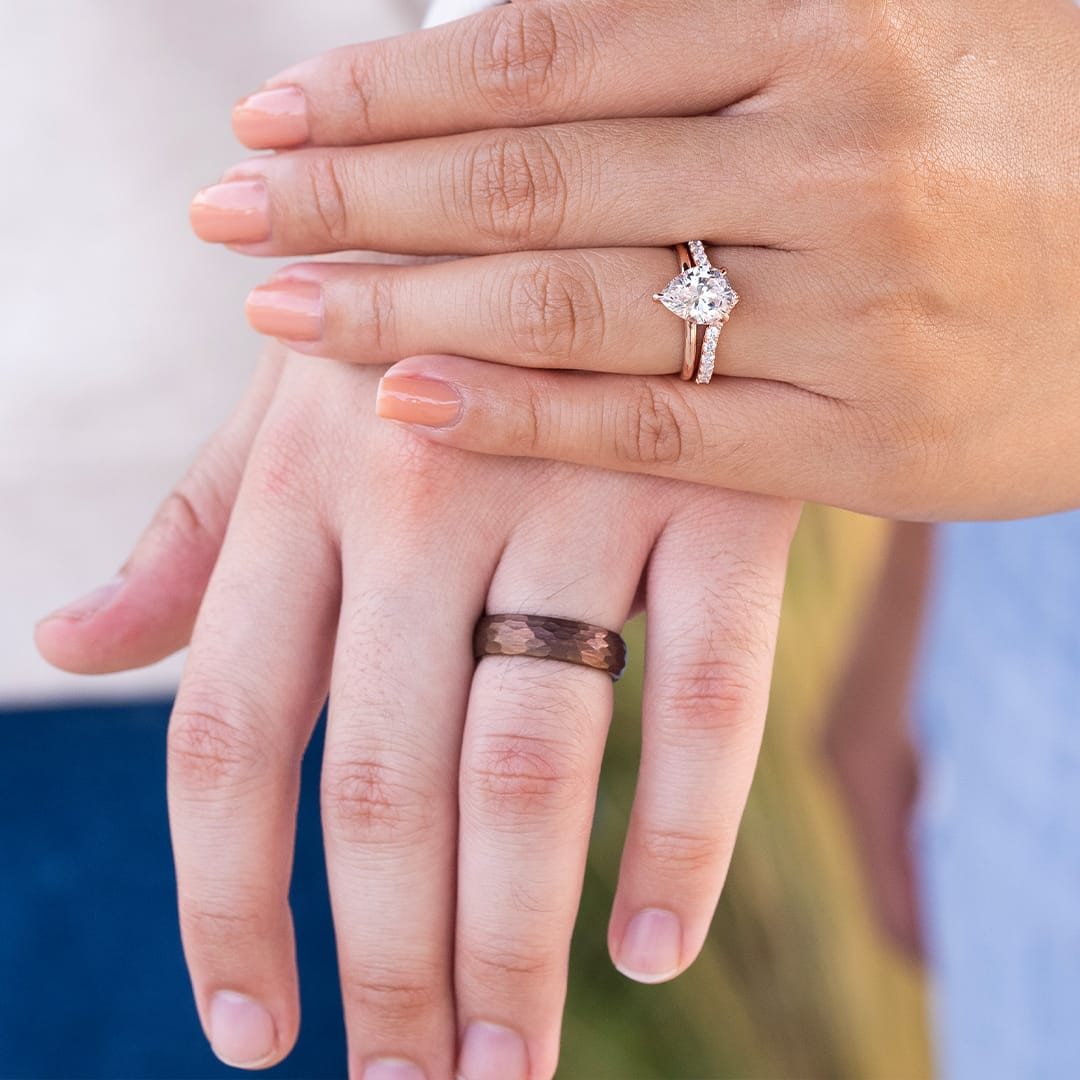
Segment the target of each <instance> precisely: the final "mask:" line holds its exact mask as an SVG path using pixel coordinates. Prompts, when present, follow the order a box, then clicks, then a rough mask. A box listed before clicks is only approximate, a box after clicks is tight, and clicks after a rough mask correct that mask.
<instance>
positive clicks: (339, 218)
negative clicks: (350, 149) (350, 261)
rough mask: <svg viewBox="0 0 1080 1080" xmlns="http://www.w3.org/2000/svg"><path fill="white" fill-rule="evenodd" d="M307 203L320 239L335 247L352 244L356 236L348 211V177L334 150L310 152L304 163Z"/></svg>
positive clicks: (341, 247) (340, 247)
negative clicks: (330, 151)
mask: <svg viewBox="0 0 1080 1080" xmlns="http://www.w3.org/2000/svg"><path fill="white" fill-rule="evenodd" d="M307 169H308V193H309V195H310V199H309V205H310V207H311V210H312V211H313V212H314V215H315V218H316V221H317V223H318V226H319V231H320V232H321V234H322V235H321V236H320V237H319V238H318V240H319V242H320V243H321V242H322V240H323V238H325V239H326V240H328V241H329V242H330V245H331V246H332V247H333V248H335V249H337V250H344V249H345V248H348V247H350V246H352V243H353V241H354V239H355V237H354V235H353V231H352V215H351V213H350V209H349V208H350V200H349V186H350V180H349V177H348V176H347V174H346V172H345V167H344V165H343V163H342V159H341V158H340V157H339V156H338V155H337V154H334V153H328V152H319V153H316V154H313V155H312V156H311V157H310V160H309V161H308V162H307Z"/></svg>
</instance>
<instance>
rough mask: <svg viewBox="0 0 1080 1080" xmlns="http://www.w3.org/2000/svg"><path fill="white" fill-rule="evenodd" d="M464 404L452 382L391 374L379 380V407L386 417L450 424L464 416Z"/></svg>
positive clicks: (445, 425)
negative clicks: (462, 414) (462, 411)
mask: <svg viewBox="0 0 1080 1080" xmlns="http://www.w3.org/2000/svg"><path fill="white" fill-rule="evenodd" d="M461 406H462V401H461V395H460V394H459V393H458V392H457V390H455V389H454V387H452V386H451V385H450V384H449V383H444V382H439V381H438V380H437V379H421V378H412V377H411V376H410V377H405V376H402V375H387V376H386V377H385V378H384V379H383V380H382V381H381V382H380V383H379V396H378V399H377V400H376V403H375V411H376V413H378V415H379V416H381V417H383V418H384V419H386V420H402V421H404V422H405V423H406V424H419V425H420V426H421V427H449V426H450V425H451V424H453V423H456V422H457V420H458V418H459V417H460V416H461Z"/></svg>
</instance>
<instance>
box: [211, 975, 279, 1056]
mask: <svg viewBox="0 0 1080 1080" xmlns="http://www.w3.org/2000/svg"><path fill="white" fill-rule="evenodd" d="M276 1041H277V1040H276V1037H275V1034H274V1019H273V1017H272V1016H271V1015H270V1014H269V1013H268V1012H267V1011H266V1009H264V1008H263V1006H262V1005H260V1004H259V1003H258V1002H257V1001H255V1000H254V999H253V998H249V997H248V996H247V995H246V994H237V993H235V992H234V991H232V990H219V991H218V992H217V993H216V994H215V995H214V997H213V1000H212V1001H211V1002H210V1045H211V1046H212V1047H213V1048H214V1053H215V1054H217V1056H218V1057H219V1058H221V1060H222V1061H224V1062H225V1064H226V1065H233V1066H237V1067H239V1068H250V1067H251V1066H253V1065H258V1064H260V1063H261V1062H263V1061H266V1060H267V1059H268V1058H270V1057H271V1056H272V1055H273V1053H274V1047H275V1045H276Z"/></svg>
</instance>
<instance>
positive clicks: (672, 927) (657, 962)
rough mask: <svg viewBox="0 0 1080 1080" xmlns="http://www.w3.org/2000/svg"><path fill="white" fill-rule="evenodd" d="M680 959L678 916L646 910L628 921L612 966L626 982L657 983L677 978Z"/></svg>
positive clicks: (680, 930)
mask: <svg viewBox="0 0 1080 1080" xmlns="http://www.w3.org/2000/svg"><path fill="white" fill-rule="evenodd" d="M681 957H682V926H681V925H680V923H679V919H678V916H676V915H674V914H673V913H672V912H670V911H662V910H661V909H659V908H647V909H646V910H645V911H639V912H638V913H637V914H636V915H635V916H634V917H633V918H632V919H631V920H630V925H629V926H627V928H626V932H625V933H624V934H623V939H622V944H621V945H620V946H619V955H618V958H617V959H616V961H615V966H616V967H617V968H618V969H619V970H620V971H621V972H622V973H623V974H624V975H625V976H626V977H627V978H628V979H634V980H636V981H637V982H642V983H658V982H665V981H666V980H668V979H671V978H673V977H674V976H675V975H677V974H678V972H679V963H680V960H681Z"/></svg>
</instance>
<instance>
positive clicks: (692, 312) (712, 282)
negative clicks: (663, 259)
mask: <svg viewBox="0 0 1080 1080" xmlns="http://www.w3.org/2000/svg"><path fill="white" fill-rule="evenodd" d="M656 299H657V300H659V301H660V303H661V304H663V305H664V307H666V308H667V309H668V311H670V312H671V313H672V314H674V315H678V317H679V318H680V319H689V320H691V321H692V322H696V323H700V324H701V325H702V326H712V325H713V324H714V323H718V322H720V321H721V320H722V319H723V318H724V317H725V316H727V315H729V314H730V313H731V309H732V308H733V307H734V306H735V305H736V304H737V303H738V302H739V297H738V296H737V295H736V293H735V290H734V289H733V288H732V287H731V284H730V282H729V281H728V279H727V277H725V275H724V274H722V273H721V272H720V271H719V270H717V269H716V267H714V266H693V267H691V268H690V269H689V270H686V271H684V272H683V273H681V274H680V275H679V276H678V277H677V278H675V280H674V281H672V282H671V283H670V284H669V285H668V287H667V288H666V289H665V290H664V291H663V292H662V293H658V294H657V297H656Z"/></svg>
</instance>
